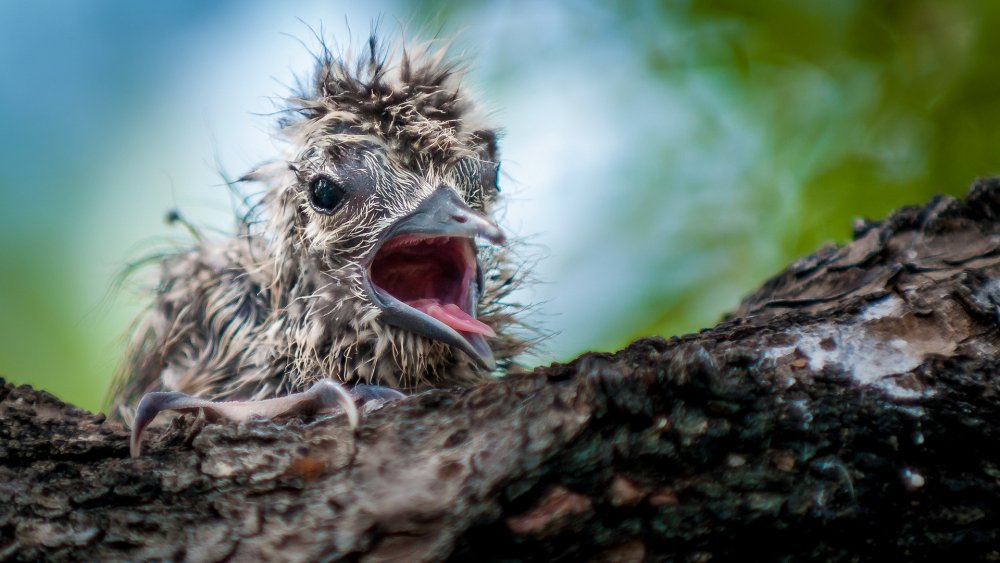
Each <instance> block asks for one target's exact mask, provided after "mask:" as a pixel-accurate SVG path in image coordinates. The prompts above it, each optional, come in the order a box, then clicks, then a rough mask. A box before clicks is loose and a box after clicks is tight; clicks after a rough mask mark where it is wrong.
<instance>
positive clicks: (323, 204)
mask: <svg viewBox="0 0 1000 563" xmlns="http://www.w3.org/2000/svg"><path fill="white" fill-rule="evenodd" d="M346 195H347V191H346V190H344V186H342V185H340V184H338V183H337V182H336V181H334V180H333V179H331V178H327V177H326V176H320V177H319V178H315V179H313V181H311V182H309V203H311V204H312V206H313V209H315V210H316V211H319V212H320V213H323V214H326V215H329V214H330V213H333V210H334V209H336V208H337V206H338V205H340V202H341V201H343V200H344V196H346Z"/></svg>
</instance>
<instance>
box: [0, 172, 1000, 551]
mask: <svg viewBox="0 0 1000 563" xmlns="http://www.w3.org/2000/svg"><path fill="white" fill-rule="evenodd" d="M998 219H1000V181H997V180H984V181H980V182H977V184H976V185H975V186H973V188H972V190H971V191H970V193H969V195H968V197H967V198H966V200H965V201H964V202H960V201H957V200H955V199H952V198H938V199H935V200H933V201H931V202H930V203H929V204H928V205H926V206H924V207H913V208H905V209H901V210H899V211H897V212H895V213H893V214H892V216H890V217H889V218H888V219H886V220H884V221H881V222H878V223H864V224H859V225H858V226H857V228H856V239H855V241H854V242H853V243H851V244H849V245H847V246H845V247H841V248H838V247H833V246H830V247H827V248H823V249H821V250H820V251H819V252H817V253H815V254H813V255H811V256H808V257H806V258H803V259H801V260H799V261H798V262H796V263H795V264H793V265H792V266H791V267H790V268H788V269H787V270H786V271H785V272H783V273H782V274H780V275H779V276H777V277H776V278H774V279H772V280H771V281H769V282H767V283H766V284H765V285H764V287H762V288H761V289H760V290H759V291H758V292H756V293H755V294H753V295H752V296H750V297H748V298H747V299H746V300H745V301H744V303H743V304H742V305H741V306H740V308H739V309H738V310H737V311H736V312H734V313H733V314H732V315H730V316H729V317H728V318H727V319H726V320H724V321H723V322H722V323H721V324H719V325H718V326H716V327H715V328H712V329H711V330H706V331H703V332H701V333H698V334H691V335H687V336H683V337H680V338H672V339H669V340H663V339H659V338H647V339H642V340H639V341H637V342H635V343H633V344H632V345H630V346H629V347H628V348H626V349H624V350H622V351H621V352H618V353H616V354H585V355H583V356H581V357H580V358H578V359H577V360H575V361H573V362H571V363H569V364H565V365H552V366H549V367H542V368H539V369H536V370H535V371H534V372H532V373H530V374H525V375H516V376H509V377H507V378H505V379H503V380H499V381H496V382H493V383H490V384H487V385H483V386H481V387H477V388H473V389H459V390H439V391H433V392H428V393H423V394H420V395H416V396H412V397H409V398H407V399H404V400H401V401H399V402H397V403H393V404H389V405H386V406H384V407H382V408H380V409H377V410H375V411H373V412H370V413H368V414H367V415H366V417H365V419H364V421H363V423H362V425H361V427H360V428H359V429H358V431H357V432H354V433H352V432H351V431H350V430H349V429H348V428H347V427H346V424H345V423H344V420H343V417H341V416H332V417H330V416H328V417H324V418H319V419H292V420H287V421H283V422H268V421H254V422H250V423H245V424H205V423H204V422H202V421H200V420H198V419H195V418H193V417H185V418H179V419H177V420H175V421H174V422H173V423H172V424H171V425H170V426H169V427H168V428H167V429H166V430H164V431H161V432H159V433H156V432H155V431H154V433H153V436H152V437H153V439H152V440H151V442H150V443H149V444H147V447H146V453H145V454H144V455H143V456H142V457H140V458H137V459H130V458H128V447H127V441H126V434H125V431H124V430H123V429H122V428H120V427H118V426H115V425H113V424H111V423H109V422H106V421H105V420H104V418H103V417H102V416H101V415H95V414H91V413H88V412H85V411H82V410H80V409H76V408H73V407H70V406H67V405H65V404H63V403H61V402H59V401H58V400H56V399H55V398H54V397H52V396H50V395H48V394H46V393H44V392H39V391H34V390H32V389H30V388H28V387H14V386H12V385H10V384H4V385H2V386H0V420H2V421H3V423H2V424H0V559H7V558H10V559H43V558H44V559H52V560H70V559H72V560H79V559H86V560H94V559H128V560H136V559H167V560H174V559H190V560H198V561H216V560H222V559H232V560H237V561H242V560H247V559H269V560H317V559H337V558H347V559H362V560H371V561H374V560H386V559H399V560H407V561H417V560H437V559H446V558H454V559H569V560H578V559H587V558H593V559H596V560H636V561H638V560H641V559H643V558H646V559H654V560H660V559H677V560H691V561H707V560H710V559H711V560H713V561H719V560H730V559H744V560H745V559H747V558H769V559H773V558H787V559H793V560H808V559H820V560H839V559H850V560H876V559H877V560H882V559H886V558H888V559H901V558H905V559H937V558H940V557H942V556H944V555H948V556H949V557H951V558H954V559H956V560H967V559H971V558H989V559H997V558H1000V551H998V549H1000V548H998V546H1000V515H998V512H997V507H998V506H1000V394H998V391H1000V386H998V381H1000V380H998V378H997V377H996V373H997V367H998V361H997V359H996V358H997V352H998V347H1000V333H998V321H1000V281H998V280H1000V221H998Z"/></svg>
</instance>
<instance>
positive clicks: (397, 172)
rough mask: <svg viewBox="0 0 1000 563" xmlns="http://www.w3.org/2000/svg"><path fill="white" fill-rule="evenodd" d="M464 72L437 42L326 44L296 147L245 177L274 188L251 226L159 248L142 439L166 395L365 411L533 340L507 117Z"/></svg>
mask: <svg viewBox="0 0 1000 563" xmlns="http://www.w3.org/2000/svg"><path fill="white" fill-rule="evenodd" d="M461 74H462V72H461V69H460V67H459V66H457V65H456V64H455V63H453V62H450V61H449V60H448V59H447V57H446V54H445V49H444V48H432V47H431V44H428V45H426V46H423V47H416V48H406V47H398V48H395V49H391V48H388V47H384V46H383V45H382V44H381V43H380V42H379V41H378V40H377V39H376V38H375V37H374V36H373V37H371V38H370V39H369V41H368V43H367V46H366V49H365V53H364V54H363V55H362V56H360V57H357V58H354V57H351V56H349V55H347V56H339V55H334V54H332V53H331V52H330V51H329V50H328V49H326V48H324V49H323V50H322V52H321V53H320V54H319V55H318V56H317V70H316V72H315V76H314V78H313V80H312V83H311V85H310V86H308V87H306V88H301V93H299V94H298V95H295V96H293V97H291V98H290V99H289V100H288V104H289V107H288V109H287V115H288V116H290V117H287V118H285V119H283V120H282V121H281V122H280V123H279V131H280V133H281V134H282V136H283V137H284V138H285V139H286V140H287V141H288V143H289V145H290V147H291V150H290V153H289V156H288V158H287V160H280V161H277V162H273V163H269V164H267V165H264V166H261V167H259V168H258V169H256V170H254V171H252V172H251V173H249V174H247V175H246V176H244V177H243V178H242V180H244V181H255V182H261V183H263V184H264V186H265V189H264V191H263V194H262V195H261V196H260V199H259V201H257V202H256V204H255V205H254V206H253V207H252V208H251V209H252V211H251V212H249V213H248V214H247V215H246V216H245V217H244V218H243V219H241V220H240V224H239V228H238V232H237V234H236V236H233V237H231V238H225V239H223V240H205V239H202V238H200V237H196V240H195V242H194V243H193V245H192V246H191V247H190V248H186V249H181V250H174V251H171V252H169V253H167V254H165V255H162V256H161V257H160V268H161V272H160V279H159V284H158V287H157V288H156V296H155V300H154V302H153V305H152V307H150V308H149V310H148V311H146V312H145V313H144V315H143V316H142V317H141V318H140V319H139V320H138V322H137V325H136V331H135V334H134V337H133V341H132V344H131V346H130V351H129V353H128V355H127V358H126V360H125V362H124V365H123V368H122V370H121V373H120V375H119V377H118V380H117V382H116V385H115V386H114V388H113V391H112V396H111V401H110V406H111V409H110V410H111V412H112V413H113V414H116V415H118V416H121V417H122V418H124V419H126V420H128V419H130V418H131V419H132V454H133V455H137V454H138V452H139V446H140V443H141V438H142V432H143V429H144V428H145V427H146V426H147V425H148V424H149V423H150V422H151V421H152V420H153V418H154V417H155V416H156V415H157V413H158V412H160V411H162V410H166V409H169V410H175V411H190V410H199V409H200V410H202V411H204V412H205V413H206V414H207V415H209V416H210V417H223V418H230V419H246V418H249V417H253V416H264V417H272V416H277V415H281V414H285V413H299V412H310V411H316V410H320V409H336V408H342V409H344V410H346V411H347V413H348V416H349V419H350V421H351V424H356V423H357V411H356V402H362V403H363V402H364V401H367V400H371V399H376V398H378V399H391V398H395V397H399V396H401V392H413V391H418V390H421V389H425V388H430V387H440V386H449V385H456V384H470V383H474V382H477V381H481V380H483V379H484V378H487V377H489V376H490V374H491V373H493V372H501V371H503V370H505V369H506V368H507V367H508V366H510V365H511V362H512V361H513V358H514V357H515V356H516V355H517V354H519V353H520V352H522V351H523V350H524V349H525V347H526V340H525V339H524V338H523V337H521V336H519V334H520V331H518V330H516V319H515V316H514V315H513V314H512V313H513V312H514V311H515V308H514V307H513V306H512V305H510V304H508V303H506V302H505V300H506V298H507V297H508V295H509V293H510V292H511V291H512V290H513V289H514V287H515V286H516V284H517V281H518V276H517V275H516V273H515V272H516V271H517V269H516V268H514V267H513V260H512V258H511V253H510V246H509V245H508V244H506V243H505V236H504V233H503V232H502V231H501V229H500V228H499V227H498V226H497V224H496V222H495V221H494V220H493V219H492V218H491V214H492V212H493V208H494V205H495V203H496V198H497V194H498V192H499V186H498V173H499V166H500V160H499V154H498V150H497V132H496V130H494V129H492V128H490V127H488V126H487V125H486V124H485V121H484V119H483V117H482V115H481V113H480V112H479V111H478V110H477V108H476V106H475V104H474V103H473V102H472V101H470V100H469V99H468V98H467V96H466V95H465V92H464V90H463V89H462V87H461V85H460V78H461ZM140 397H141V398H142V400H141V402H140V404H139V406H138V408H137V409H136V412H135V415H134V417H133V416H131V412H132V411H131V407H132V406H133V405H135V403H136V401H139V399H140Z"/></svg>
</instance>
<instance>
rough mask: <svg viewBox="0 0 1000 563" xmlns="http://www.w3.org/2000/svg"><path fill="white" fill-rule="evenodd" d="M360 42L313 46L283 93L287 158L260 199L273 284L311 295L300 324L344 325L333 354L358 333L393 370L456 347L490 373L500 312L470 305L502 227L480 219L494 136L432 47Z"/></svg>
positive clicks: (491, 192) (482, 285) (433, 363)
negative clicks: (309, 61)
mask: <svg viewBox="0 0 1000 563" xmlns="http://www.w3.org/2000/svg"><path fill="white" fill-rule="evenodd" d="M367 47H368V48H367V49H366V52H365V53H364V55H363V56H361V57H357V58H354V57H350V56H334V55H332V54H331V53H329V52H327V51H324V52H323V53H321V55H320V56H319V57H318V65H317V72H316V75H315V79H314V80H313V82H312V85H311V86H310V87H308V88H307V89H305V90H304V91H303V92H301V93H300V94H298V95H296V96H294V97H293V98H292V99H291V108H290V109H291V111H292V112H293V115H294V117H293V118H291V119H288V120H286V121H285V122H284V123H283V127H282V130H283V131H284V133H285V134H286V135H287V138H288V139H289V141H290V145H291V147H292V149H291V156H290V158H288V159H287V161H285V162H283V163H281V168H282V169H281V170H280V172H279V173H278V174H272V175H271V177H270V178H269V180H270V183H271V188H270V191H269V193H268V195H267V196H266V197H265V201H266V202H267V205H268V206H269V217H270V218H269V221H270V225H269V231H270V233H272V235H273V237H274V239H273V242H274V246H275V253H276V268H277V269H278V270H279V272H280V271H284V272H286V273H285V275H284V278H285V279H284V280H283V281H281V282H280V283H282V284H283V285H284V286H285V287H288V288H294V291H290V292H288V291H286V292H284V293H286V294H288V293H291V294H294V296H297V297H299V298H302V297H303V296H305V297H307V298H308V299H310V300H311V301H312V304H311V305H310V306H311V310H310V312H309V315H307V316H309V317H310V318H311V319H312V322H313V323H319V324H323V323H325V324H327V325H329V324H335V325H338V326H341V327H344V326H350V327H352V328H353V332H352V335H353V338H355V341H354V342H350V339H346V338H341V339H340V342H341V344H340V348H341V350H340V352H339V353H349V350H350V349H352V348H353V349H357V348H360V347H363V345H364V344H365V343H366V342H367V343H368V344H370V346H368V347H369V348H371V347H372V346H374V347H376V348H379V349H377V350H374V357H375V359H376V360H377V359H378V358H379V357H382V356H392V357H393V359H394V360H395V361H394V363H395V364H397V365H396V367H397V368H398V369H402V371H403V372H404V374H403V376H404V377H405V376H406V374H405V371H407V365H410V366H413V365H417V366H421V369H425V370H426V369H430V370H438V369H442V366H441V365H438V364H441V363H442V362H446V361H452V362H454V361H455V359H456V352H457V355H458V356H461V357H462V358H464V361H465V362H466V363H470V365H471V366H472V367H473V368H474V369H476V370H478V371H480V372H482V371H490V370H492V369H493V368H494V367H495V365H496V361H495V358H494V353H493V350H492V349H491V341H500V342H501V346H502V347H503V346H506V347H507V348H509V347H510V346H509V345H504V344H502V339H500V338H497V334H496V332H497V330H498V328H500V326H501V325H504V324H505V323H509V319H508V318H507V317H506V316H503V315H497V316H495V317H490V316H489V315H486V316H484V315H481V314H480V313H481V312H482V310H483V308H484V305H487V306H488V305H490V303H489V302H490V301H491V300H495V298H496V291H497V287H495V285H496V282H497V279H499V278H503V277H504V275H502V274H498V271H497V268H498V267H499V266H502V264H500V263H499V262H502V257H503V252H502V250H503V249H502V245H503V244H504V242H505V236H504V233H503V232H502V230H501V229H500V228H499V227H498V226H497V224H496V223H495V222H494V221H493V219H492V218H491V212H492V206H493V203H494V200H495V198H496V196H497V193H498V191H499V188H498V181H497V180H498V174H499V155H498V150H497V133H496V132H495V131H494V130H493V129H490V128H489V127H487V126H486V125H484V121H483V120H482V119H481V117H480V116H479V113H478V112H477V110H476V108H475V106H474V105H473V104H472V103H471V102H470V101H469V100H468V98H467V97H466V96H465V93H464V91H463V90H462V89H461V88H460V87H459V79H460V74H461V73H460V71H459V69H458V68H457V67H456V66H455V65H454V64H451V63H449V62H447V60H446V58H445V55H444V49H438V50H434V49H432V48H431V47H430V46H423V47H418V48H416V50H414V48H412V47H411V48H410V49H406V48H399V49H397V52H394V53H393V52H390V50H389V49H385V48H382V47H381V46H380V45H379V43H378V42H377V41H376V40H375V39H374V38H373V39H371V40H370V41H369V43H368V46H367ZM497 246H500V248H499V249H498V248H497ZM488 272H493V273H494V274H496V275H493V276H488V275H487V273H488ZM282 277H283V276H282V275H279V276H278V279H279V280H281V279H282ZM487 278H489V279H487ZM510 281H511V280H510V279H505V280H501V282H500V283H501V284H509V283H510ZM491 284H492V285H493V286H494V287H491ZM491 291H493V293H494V295H493V297H492V298H491V297H490V293H491ZM484 302H486V303H484ZM283 305H284V306H288V303H285V304H283ZM320 330H322V329H320ZM334 340H336V338H335V339H334ZM508 344H509V343H508ZM332 346H333V347H334V348H336V347H337V342H334V343H333V344H332ZM366 353H369V354H371V353H372V351H367V352H366ZM384 364H385V362H383V365H384ZM368 378H369V379H370V378H372V375H371V374H369V375H368Z"/></svg>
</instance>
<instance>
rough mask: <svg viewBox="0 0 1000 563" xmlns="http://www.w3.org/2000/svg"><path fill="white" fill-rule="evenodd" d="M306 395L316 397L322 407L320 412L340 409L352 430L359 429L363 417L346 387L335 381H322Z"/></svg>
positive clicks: (314, 385)
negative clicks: (345, 415)
mask: <svg viewBox="0 0 1000 563" xmlns="http://www.w3.org/2000/svg"><path fill="white" fill-rule="evenodd" d="M304 394H310V395H313V396H315V398H316V400H317V401H318V402H319V404H320V406H321V409H319V410H329V409H332V408H334V407H340V408H341V409H343V410H344V413H345V414H347V423H348V424H349V425H350V426H351V430H354V429H355V428H357V427H358V423H359V422H360V420H361V415H360V414H358V406H357V405H355V404H354V399H353V398H352V397H351V394H350V393H348V392H347V389H344V386H343V385H341V384H340V383H338V382H337V381H334V380H333V379H320V380H319V381H317V382H316V383H315V384H313V386H312V387H310V388H309V390H308V391H306V392H305V393H304Z"/></svg>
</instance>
